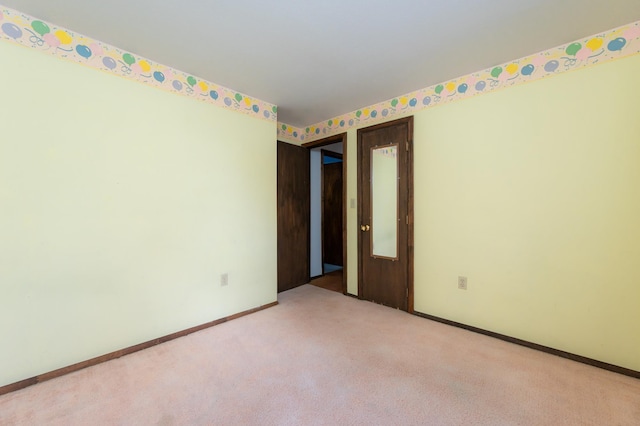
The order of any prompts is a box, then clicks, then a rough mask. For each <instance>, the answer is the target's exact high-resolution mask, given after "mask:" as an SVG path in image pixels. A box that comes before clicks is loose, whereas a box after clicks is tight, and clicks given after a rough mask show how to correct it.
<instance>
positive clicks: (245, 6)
mask: <svg viewBox="0 0 640 426" xmlns="http://www.w3.org/2000/svg"><path fill="white" fill-rule="evenodd" d="M0 2H2V4H4V5H5V6H7V7H10V8H13V9H16V10H19V11H21V12H24V13H27V14H29V15H32V16H34V17H36V18H40V19H43V20H45V21H49V22H51V23H54V24H56V25H60V26H63V27H66V28H68V29H70V30H72V31H75V32H78V33H81V34H84V35H86V36H88V37H91V38H94V39H97V40H99V41H102V42H105V43H109V44H112V45H114V46H116V47H119V48H121V49H124V50H128V51H130V52H132V53H135V54H138V55H141V56H144V57H147V58H148V59H150V60H152V61H155V62H159V63H162V64H164V65H168V66H171V67H173V68H176V69H179V70H181V71H185V72H188V73H191V74H193V75H195V76H198V77H200V78H203V79H206V80H209V81H212V82H215V83H217V84H220V85H223V86H226V87H229V88H232V89H234V90H238V91H240V92H243V93H246V94H248V95H251V96H254V97H257V98H260V99H262V100H265V101H268V102H271V103H275V104H277V105H278V107H279V109H278V120H279V121H281V122H284V123H287V124H291V125H294V126H298V127H303V126H305V125H310V124H315V123H318V122H320V121H323V120H326V119H329V118H333V117H335V116H337V115H340V114H343V113H347V112H350V111H353V110H356V109H358V108H361V107H364V106H368V105H371V104H374V103H377V102H380V101H384V100H387V99H390V98H392V97H394V96H398V95H401V94H405V93H408V92H410V91H413V90H416V89H420V88H423V87H427V86H430V85H432V84H435V83H439V82H443V81H445V80H448V79H452V78H455V77H459V76H462V75H465V74H468V73H471V72H474V71H479V70H482V69H485V68H488V67H490V66H493V65H496V64H500V63H503V62H507V61H510V60H514V59H518V58H520V57H523V56H526V55H529V54H533V53H536V52H538V51H541V50H546V49H549V48H552V47H556V46H558V45H561V44H564V43H567V42H571V41H573V40H575V39H578V38H582V37H586V36H589V35H592V34H596V33H599V32H602V31H605V30H609V29H612V28H615V27H617V26H620V25H624V24H628V23H631V22H634V21H637V20H640V0H606V1H600V0H422V1H419V0H395V1H391V0H322V1H316V2H311V1H304V0H276V1H265V0H102V1H97V0H55V1H52V0H0Z"/></svg>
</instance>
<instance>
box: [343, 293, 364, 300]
mask: <svg viewBox="0 0 640 426" xmlns="http://www.w3.org/2000/svg"><path fill="white" fill-rule="evenodd" d="M342 294H344V295H345V296H349V297H353V298H354V299H358V300H360V298H359V297H358V296H356V295H355V294H351V293H349V292H348V291H345V292H344V293H342Z"/></svg>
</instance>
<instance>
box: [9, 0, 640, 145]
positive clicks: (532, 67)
mask: <svg viewBox="0 0 640 426" xmlns="http://www.w3.org/2000/svg"><path fill="white" fill-rule="evenodd" d="M0 40H5V41H9V42H13V43H17V44H20V45H22V46H25V47H28V48H32V49H37V50H38V51H41V52H44V53H48V54H50V55H53V56H56V57H59V58H62V59H66V60H70V61H73V62H76V63H79V64H82V65H86V66H89V67H91V68H95V69H98V70H101V71H104V72H108V73H111V74H115V75H119V76H121V77H124V78H127V79H130V80H134V81H137V82H139V83H143V84H148V85H151V86H154V87H157V88H160V89H163V90H166V91H169V92H172V93H176V94H179V95H183V96H188V97H191V98H195V99H198V100H201V101H205V102H208V103H212V104H215V105H217V106H219V107H222V108H225V109H230V110H233V111H237V112H241V113H244V114H247V115H251V116H254V117H256V118H260V119H263V120H268V121H277V112H278V107H277V106H276V105H274V104H271V103H268V102H265V101H262V100H259V99H256V98H253V97H251V96H248V95H245V94H243V93H240V92H237V91H235V90H232V89H229V88H226V87H224V86H220V85H217V84H215V83H212V82H209V81H206V80H203V79H199V78H197V77H195V76H192V75H190V74H187V73H184V72H182V71H178V70H176V69H174V68H171V67H167V66H164V65H162V64H158V63H155V62H153V61H151V60H148V59H146V58H143V57H141V56H139V55H135V54H133V53H130V52H127V51H124V50H122V49H118V48H117V47H114V46H111V45H108V44H106V43H102V42H100V41H97V40H93V39H91V38H88V37H86V36H83V35H81V34H78V33H75V32H73V31H70V30H67V29H65V28H62V27H58V26H56V25H54V24H51V23H47V22H45V21H42V20H39V19H37V18H34V17H31V16H29V15H27V14H24V13H21V12H19V11H16V10H13V9H9V8H7V7H4V6H0ZM637 53H640V21H637V22H633V23H631V24H628V25H624V26H621V27H618V28H615V29H613V30H610V31H606V32H603V33H600V34H597V35H593V36H589V37H585V38H583V39H580V40H576V41H574V42H571V43H568V44H566V45H562V46H559V47H556V48H553V49H549V50H546V51H543V52H540V53H536V54H533V55H530V56H526V57H524V58H521V59H517V60H514V61H510V62H507V63H504V64H500V65H497V66H494V67H491V68H487V69H485V70H482V71H479V72H474V73H471V74H468V75H465V76H462V77H458V78H455V79H452V80H449V81H446V82H443V83H439V84H434V85H432V86H429V87H426V88H423V89H419V90H416V91H413V92H410V93H407V94H404V95H401V96H397V97H395V98H393V99H388V100H386V101H383V102H379V103H377V104H374V105H370V106H366V107H363V108H361V109H358V110H356V111H352V112H349V113H346V114H342V115H340V116H337V117H333V118H331V119H329V120H325V121H321V122H319V123H316V124H313V125H309V126H307V127H306V128H299V127H295V126H291V125H288V124H286V123H282V122H278V124H277V137H278V138H279V139H285V140H289V141H295V142H300V143H301V142H310V141H313V140H317V139H322V138H324V137H327V136H331V135H334V134H337V133H342V132H345V131H346V130H347V129H349V128H354V127H360V126H363V125H372V124H376V123H380V122H383V121H388V120H390V119H392V118H394V117H400V116H404V115H407V114H411V113H415V112H418V111H421V110H424V109H426V108H430V107H433V106H437V105H441V104H444V103H448V102H452V101H456V100H460V99H465V98H468V97H472V96H476V95H479V94H483V93H489V92H492V91H495V90H499V89H502V88H505V87H510V86H514V85H517V84H523V83H527V82H530V81H535V80H538V79H541V78H545V77H549V76H552V75H556V74H559V73H563V72H566V71H571V70H575V69H579V68H583V67H586V66H591V65H595V64H598V63H603V62H607V61H610V60H614V59H618V58H622V57H625V56H631V55H634V54H637Z"/></svg>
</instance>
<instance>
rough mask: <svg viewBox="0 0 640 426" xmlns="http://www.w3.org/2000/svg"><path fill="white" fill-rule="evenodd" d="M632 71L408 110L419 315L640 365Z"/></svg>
mask: <svg viewBox="0 0 640 426" xmlns="http://www.w3.org/2000/svg"><path fill="white" fill-rule="evenodd" d="M639 73H640V55H635V56H632V57H629V58H626V59H620V60H617V61H612V62H608V63H605V64H601V65H597V66H593V67H589V68H586V69H582V70H578V71H573V72H569V73H563V74H560V75H557V76H554V77H551V78H546V79H543V80H539V81H536V82H532V83H529V84H524V85H518V86H514V87H512V88H508V89H505V90H501V91H497V92H493V93H490V94H486V95H481V96H477V97H474V98H470V99H466V100H463V101H459V102H453V103H450V104H446V105H442V106H438V107H434V108H429V109H426V110H423V111H421V112H419V113H416V114H415V118H414V126H415V127H414V143H415V146H414V156H415V158H414V170H415V177H414V183H415V194H414V196H415V310H416V311H418V312H422V313H427V314H431V315H436V316H439V317H442V318H445V319H449V320H453V321H457V322H460V323H463V324H468V325H472V326H475V327H479V328H483V329H486V330H490V331H494V332H498V333H502V334H505V335H508V336H512V337H516V338H519V339H523V340H527V341H530V342H534V343H538V344H541V345H545V346H549V347H552V348H556V349H560V350H564V351H567V352H571V353H575V354H578V355H582V356H585V357H589V358H593V359H596V360H600V361H604V362H608V363H611V364H615V365H619V366H622V367H625V368H630V369H633V370H637V371H638V370H640V340H638V339H637V336H638V333H639V332H640V328H639V327H640V325H639V324H640V309H638V300H640V286H638V285H637V276H638V273H639V270H638V268H639V266H638V262H637V259H639V258H640V221H638V217H640V122H639V121H638V120H637V108H636V105H637V100H638V99H640V79H638V78H637V76H638V74H639ZM348 138H349V141H350V142H351V141H352V143H349V144H348V147H349V150H350V152H349V153H348V156H347V158H348V161H349V162H350V165H349V168H348V169H349V174H348V192H349V193H348V198H355V197H356V193H357V187H356V178H357V173H356V170H355V168H356V159H357V151H356V149H357V147H356V145H357V144H356V141H357V133H356V130H355V129H352V130H350V131H349V132H348ZM347 226H348V237H349V245H348V248H349V256H348V257H349V262H350V270H351V271H354V272H353V273H352V274H349V277H348V291H349V293H351V294H357V272H356V271H357V229H358V223H357V213H356V211H355V210H353V209H349V214H348V225H347ZM458 276H466V277H467V278H468V290H466V291H465V290H459V289H458V288H457V278H458Z"/></svg>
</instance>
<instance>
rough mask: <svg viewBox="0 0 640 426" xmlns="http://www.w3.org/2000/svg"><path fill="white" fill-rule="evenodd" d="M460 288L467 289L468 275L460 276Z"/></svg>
mask: <svg viewBox="0 0 640 426" xmlns="http://www.w3.org/2000/svg"><path fill="white" fill-rule="evenodd" d="M458 288H459V289H460V290H466V289H467V277H458Z"/></svg>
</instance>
